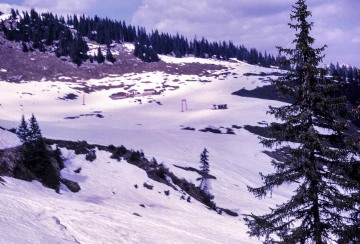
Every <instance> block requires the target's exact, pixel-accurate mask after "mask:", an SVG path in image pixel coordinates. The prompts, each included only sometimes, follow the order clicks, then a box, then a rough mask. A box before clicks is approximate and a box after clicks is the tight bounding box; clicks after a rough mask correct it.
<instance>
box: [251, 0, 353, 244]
mask: <svg viewBox="0 0 360 244" xmlns="http://www.w3.org/2000/svg"><path fill="white" fill-rule="evenodd" d="M309 16H311V12H310V11H309V10H308V9H307V5H306V1H305V0H298V1H297V2H296V4H295V5H294V6H293V11H292V14H291V15H290V19H291V20H292V21H293V22H295V23H290V24H289V26H290V28H293V29H295V30H296V31H297V34H296V35H295V39H294V41H293V44H294V45H295V47H294V48H293V49H285V48H281V47H278V49H279V51H280V54H286V55H287V56H288V64H290V65H291V70H290V71H289V72H288V73H287V75H286V76H284V77H280V78H279V79H278V80H275V81H273V82H274V84H275V85H276V86H277V88H278V89H279V90H280V91H281V92H282V93H283V94H284V95H286V96H290V97H292V98H293V99H294V100H293V101H294V102H293V103H292V104H290V105H286V106H282V107H270V110H269V112H268V113H270V114H272V115H274V116H275V118H277V119H278V121H280V122H278V123H272V124H271V125H270V126H269V131H270V135H271V136H270V138H264V139H262V141H261V142H262V144H263V145H264V146H266V147H268V148H274V146H277V147H278V150H277V151H278V152H280V151H281V152H283V153H286V155H285V156H284V157H282V159H281V160H273V161H272V165H273V167H274V168H275V173H271V174H268V175H263V174H261V178H262V180H263V182H264V185H263V186H261V187H249V191H250V192H251V193H253V194H254V195H255V196H256V197H258V198H264V197H265V196H266V195H267V194H269V193H270V194H271V193H272V191H273V189H274V188H277V187H279V186H281V185H284V184H285V185H288V184H291V185H292V186H294V187H295V188H296V190H295V191H294V192H293V196H291V197H290V199H289V200H288V201H286V202H285V203H282V204H279V205H276V206H275V207H274V208H271V209H270V213H268V214H264V215H255V214H249V215H245V218H244V220H245V222H246V224H247V225H248V227H249V232H248V233H249V234H250V236H257V237H259V238H260V237H264V238H265V239H264V243H316V244H321V243H359V242H360V239H359V235H360V231H359V216H360V215H359V206H360V204H359V202H360V198H359V189H360V186H359V178H358V177H359V175H360V174H359V168H360V167H359V162H358V161H357V159H358V156H359V153H358V150H357V147H356V145H357V144H356V143H355V139H353V138H350V136H349V134H347V133H348V132H347V130H348V128H349V122H348V118H349V116H350V112H348V111H347V105H346V99H345V98H344V97H340V96H339V95H338V94H339V93H338V91H339V89H340V84H339V83H337V82H335V81H334V80H331V79H329V78H327V77H326V76H325V74H324V72H323V71H322V70H321V69H319V68H318V65H319V63H320V62H321V61H322V59H323V55H322V52H323V51H324V49H325V46H324V47H322V48H313V47H312V45H313V43H314V38H312V37H311V36H310V31H311V28H312V26H313V23H311V22H310V23H309V22H308V21H307V19H308V17H309Z"/></svg>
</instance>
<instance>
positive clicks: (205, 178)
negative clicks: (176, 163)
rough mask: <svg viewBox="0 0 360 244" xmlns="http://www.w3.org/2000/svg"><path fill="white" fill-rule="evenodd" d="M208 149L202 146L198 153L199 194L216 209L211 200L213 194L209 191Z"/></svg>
mask: <svg viewBox="0 0 360 244" xmlns="http://www.w3.org/2000/svg"><path fill="white" fill-rule="evenodd" d="M208 153H209V151H208V150H207V149H206V148H204V150H203V151H202V153H201V154H200V172H201V177H200V178H199V179H198V180H200V185H199V188H200V195H201V198H202V202H203V203H204V204H205V205H206V206H208V207H209V208H211V209H214V210H215V209H216V204H215V203H214V202H213V199H214V196H213V195H212V194H211V193H210V182H209V179H210V165H209V155H208Z"/></svg>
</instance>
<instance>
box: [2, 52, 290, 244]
mask: <svg viewBox="0 0 360 244" xmlns="http://www.w3.org/2000/svg"><path fill="white" fill-rule="evenodd" d="M161 59H163V61H166V62H169V63H171V62H173V63H175V62H190V63H191V62H210V63H214V64H221V65H224V66H226V67H227V69H228V70H230V72H232V73H236V75H227V76H226V75H220V74H221V73H223V72H224V71H216V72H213V74H219V75H220V76H219V77H220V78H215V77H214V76H212V77H206V79H207V80H211V82H207V83H202V82H200V81H199V80H201V79H202V78H201V77H196V76H195V79H196V80H197V81H189V80H194V76H177V75H167V74H164V73H161V72H151V73H141V74H127V75H124V76H122V77H117V76H110V77H108V78H104V79H101V80H89V81H82V82H78V83H68V82H37V83H34V82H31V83H21V84H14V83H5V82H0V90H1V91H2V96H1V98H0V104H2V106H0V118H1V120H0V125H1V126H4V127H7V128H11V127H16V126H17V125H18V124H19V121H20V118H21V115H22V114H24V115H25V116H26V117H27V118H30V116H31V114H32V113H34V114H35V115H36V118H37V119H38V121H39V123H40V127H41V129H42V131H43V134H44V136H46V137H48V138H55V139H66V140H74V141H78V140H80V141H81V140H86V141H88V142H89V143H97V144H102V145H109V144H113V145H116V146H120V145H124V146H125V147H126V148H129V149H131V148H132V149H134V150H140V149H141V150H143V151H144V153H145V155H146V156H147V157H148V158H152V157H155V158H156V159H157V161H158V162H159V163H164V164H165V165H166V166H167V167H169V168H170V170H171V171H172V172H174V173H175V174H176V175H178V176H181V177H184V178H186V179H188V180H190V181H192V182H194V183H195V184H196V178H197V177H198V175H197V174H196V173H194V172H189V171H184V170H182V169H179V168H177V167H175V166H174V165H178V166H182V167H193V168H198V167H199V158H200V153H201V152H202V150H203V149H204V147H206V148H207V149H208V150H209V156H210V158H209V161H210V173H211V174H212V175H214V176H215V177H216V178H217V179H216V180H211V186H212V190H211V192H212V193H213V194H214V195H215V199H214V200H215V202H216V204H217V205H218V206H219V207H224V208H228V209H231V210H233V211H235V212H237V213H238V214H239V215H240V216H239V217H236V218H234V217H229V216H226V215H218V214H216V213H215V212H213V211H209V210H207V209H206V208H205V207H204V206H203V205H201V204H200V203H198V202H194V201H192V203H187V202H186V201H184V200H180V197H181V193H180V192H175V191H174V190H172V189H169V187H167V186H165V185H162V184H159V183H156V182H153V181H151V180H149V179H148V178H147V176H146V174H145V173H144V172H143V171H142V170H140V169H138V168H135V167H134V166H132V165H129V164H127V163H126V162H116V161H114V160H112V159H110V158H109V155H108V154H107V153H104V152H101V151H98V152H97V160H95V161H94V162H93V163H89V162H86V161H85V160H84V158H83V156H75V155H74V154H73V153H72V152H71V151H67V150H64V151H63V152H64V155H65V156H66V158H67V168H66V169H64V170H63V172H62V174H63V176H65V178H68V179H72V180H75V181H77V182H79V184H80V186H81V188H82V190H81V191H80V192H79V193H76V194H73V193H70V192H67V191H66V190H65V189H63V190H62V194H61V195H58V194H56V193H54V192H52V191H50V190H48V189H45V188H42V187H41V186H39V184H38V183H36V182H34V183H27V182H21V181H18V180H14V179H9V178H5V179H6V181H7V183H6V184H5V186H3V185H1V184H0V188H1V190H0V203H1V205H2V206H5V207H3V208H0V226H5V227H4V228H6V230H8V231H10V234H6V235H5V234H0V243H1V242H6V243H11V242H12V243H45V242H46V241H47V240H54V242H60V243H74V242H76V241H78V242H80V243H99V242H100V243H119V242H120V243H256V242H257V240H256V239H250V238H249V237H248V236H247V234H246V231H247V227H246V226H245V225H244V223H243V221H242V216H241V214H248V213H251V212H254V213H262V212H264V211H267V210H268V207H270V206H273V205H274V204H276V203H278V202H279V201H284V199H286V197H287V196H289V194H290V191H291V189H286V187H283V188H281V189H279V190H278V191H276V192H274V194H273V196H272V198H267V199H266V200H262V201H259V200H257V199H255V198H254V196H253V195H251V194H250V193H249V192H248V191H247V185H251V186H257V185H259V184H260V183H261V181H260V176H259V175H258V172H259V171H261V172H264V173H266V172H271V171H272V167H271V165H270V160H271V159H270V158H269V157H268V156H267V155H265V154H264V153H262V150H264V148H263V147H262V146H261V145H259V139H258V138H257V136H256V135H253V134H251V133H249V132H248V131H246V130H244V129H243V128H240V129H234V132H235V134H236V135H227V134H213V133H209V132H207V133H204V132H200V131H199V130H200V129H204V128H206V127H209V126H211V127H214V128H220V127H224V128H232V126H233V125H236V126H240V127H243V126H244V125H258V123H259V122H262V121H267V122H271V121H273V120H274V119H273V118H272V117H270V116H269V115H267V114H266V111H267V110H268V106H269V105H273V106H277V105H281V104H282V103H280V102H277V101H268V100H261V99H255V98H245V97H238V96H234V95H231V93H232V92H235V91H237V90H240V89H241V88H243V87H244V88H246V89H254V88H256V87H257V86H262V85H265V84H266V83H265V82H264V81H263V80H261V79H260V77H258V76H244V75H243V74H244V73H260V72H268V73H269V72H273V71H274V70H273V69H265V68H261V67H256V66H251V65H248V64H245V63H242V62H222V61H215V60H203V59H196V58H183V59H175V58H171V57H164V56H161ZM165 79H167V81H168V84H169V85H175V84H176V85H177V86H179V89H176V90H171V89H166V90H165V91H164V92H163V93H162V94H161V95H150V96H141V97H134V98H126V99H120V100H112V99H111V98H110V97H109V96H110V95H111V94H113V93H116V92H121V91H124V88H112V89H109V90H100V91H95V92H92V93H90V94H85V105H82V103H83V100H82V99H83V93H82V92H81V91H79V90H77V89H76V88H77V87H81V86H88V87H95V86H100V85H101V86H108V85H113V86H115V85H121V84H124V85H125V86H131V87H132V88H134V89H137V90H138V91H140V92H142V91H143V90H144V89H149V88H156V87H159V86H161V85H162V83H163V82H164V81H165ZM175 79H178V80H179V81H177V82H173V81H174V80H175ZM28 93H31V94H32V95H29V94H28ZM68 93H74V94H77V95H78V98H77V99H76V100H61V99H59V97H64V96H65V95H66V94H68ZM136 99H141V104H140V102H139V101H137V100H136ZM182 99H186V101H187V105H188V111H185V112H181V101H182ZM148 101H153V102H151V103H149V102H148ZM154 101H158V102H161V104H162V105H159V104H157V103H156V102H154ZM213 104H228V107H229V109H228V110H213V109H212V106H213ZM96 111H97V112H100V113H101V114H102V115H103V116H104V118H97V117H95V116H82V117H79V118H77V119H65V118H66V117H69V116H79V115H81V114H89V113H90V114H91V113H94V112H96ZM184 127H192V128H195V131H188V130H182V128H184ZM0 132H1V130H0ZM1 138H2V137H1ZM4 141H5V140H4ZM15 144H16V143H15ZM11 145H12V144H9V146H11ZM5 147H7V146H5ZM79 167H81V168H82V170H81V172H80V173H79V174H75V173H73V170H75V169H77V168H79ZM144 182H148V183H149V184H151V185H154V189H153V190H148V189H145V188H144V187H143V183H144ZM135 184H137V185H138V189H136V188H135V187H134V185H135ZM165 190H170V195H169V196H165V194H164V191H165ZM159 192H160V193H159ZM39 202H41V204H39ZM139 204H144V205H145V208H143V207H141V206H139ZM17 205H18V206H17ZM133 213H137V214H140V215H141V216H142V217H139V216H135V215H133ZM31 223H36V224H31ZM23 228H25V231H23V232H22V229H23ZM1 233H5V232H1ZM19 233H21V234H19Z"/></svg>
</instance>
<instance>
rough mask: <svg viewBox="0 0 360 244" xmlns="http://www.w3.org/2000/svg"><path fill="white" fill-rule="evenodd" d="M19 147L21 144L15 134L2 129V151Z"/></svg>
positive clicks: (0, 144) (0, 145)
mask: <svg viewBox="0 0 360 244" xmlns="http://www.w3.org/2000/svg"><path fill="white" fill-rule="evenodd" d="M19 145H21V142H20V140H19V138H18V137H17V136H16V135H15V134H14V133H11V132H9V131H6V130H4V129H2V128H0V149H5V148H11V147H16V146H19Z"/></svg>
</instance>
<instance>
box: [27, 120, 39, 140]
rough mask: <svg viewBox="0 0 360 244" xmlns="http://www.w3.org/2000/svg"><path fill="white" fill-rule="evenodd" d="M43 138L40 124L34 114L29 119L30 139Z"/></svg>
mask: <svg viewBox="0 0 360 244" xmlns="http://www.w3.org/2000/svg"><path fill="white" fill-rule="evenodd" d="M41 139H42V134H41V130H40V127H39V124H38V122H37V119H36V118H35V116H34V114H32V116H31V118H30V120H29V141H38V140H41Z"/></svg>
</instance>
